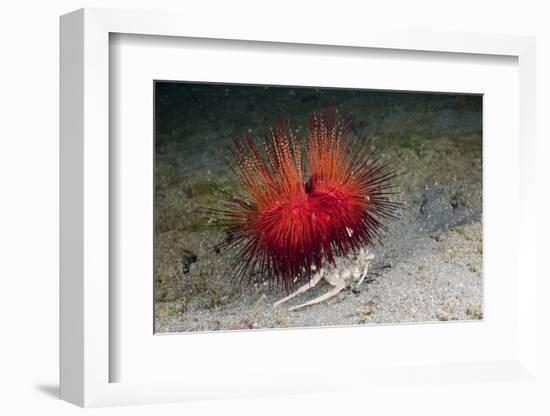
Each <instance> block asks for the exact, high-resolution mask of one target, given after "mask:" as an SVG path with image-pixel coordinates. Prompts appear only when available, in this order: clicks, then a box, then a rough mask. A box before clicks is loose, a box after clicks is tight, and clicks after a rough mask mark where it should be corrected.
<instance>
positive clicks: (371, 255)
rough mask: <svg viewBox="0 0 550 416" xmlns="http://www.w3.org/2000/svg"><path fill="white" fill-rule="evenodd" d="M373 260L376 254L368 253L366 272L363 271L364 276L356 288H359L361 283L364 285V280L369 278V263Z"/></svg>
mask: <svg viewBox="0 0 550 416" xmlns="http://www.w3.org/2000/svg"><path fill="white" fill-rule="evenodd" d="M373 258H374V254H372V253H369V252H368V251H367V256H366V257H365V260H366V262H365V270H364V271H363V274H362V275H361V278H360V279H359V281H358V282H357V284H356V286H359V285H360V284H361V283H363V280H365V277H367V273H368V272H369V263H370V261H371V260H372V259H373Z"/></svg>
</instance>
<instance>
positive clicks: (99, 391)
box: [60, 9, 537, 407]
mask: <svg viewBox="0 0 550 416" xmlns="http://www.w3.org/2000/svg"><path fill="white" fill-rule="evenodd" d="M182 22H185V24H182ZM240 29H241V30H239V33H235V30H234V26H233V25H232V24H231V22H225V21H223V20H220V21H219V22H217V24H216V25H212V26H204V25H203V24H202V22H201V20H200V19H198V20H194V19H190V18H189V17H188V16H180V15H174V14H168V13H151V12H135V11H120V10H107V9H82V10H78V11H76V12H73V13H71V14H68V15H65V16H63V17H62V18H61V281H60V286H61V310H60V318H61V339H60V349H61V351H60V359H61V369H60V373H61V389H60V394H61V398H62V399H64V400H67V401H69V402H71V403H75V404H77V405H80V406H85V407H88V406H106V405H120V404H138V403H159V402H168V401H184V400H192V399H199V398H215V397H227V398H230V397H249V396H255V395H265V394H296V393H301V392H303V393H307V392H312V391H316V392H324V391H326V392H330V391H338V390H340V389H348V388H353V386H356V387H357V388H360V387H359V386H361V385H363V386H364V385H369V386H371V387H370V388H373V387H372V386H374V385H375V384H376V382H379V383H380V382H381V383H382V384H387V383H396V384H399V383H407V382H411V375H412V378H413V379H416V380H420V381H421V382H423V383H426V384H430V383H433V382H434V380H436V381H437V380H439V381H442V380H443V381H447V382H455V381H456V380H461V381H466V380H470V381H471V382H472V383H480V382H481V381H482V380H487V379H489V380H499V379H503V380H507V381H510V380H511V381H517V382H518V383H519V382H522V381H525V380H530V382H533V383H536V382H537V381H536V380H537V379H536V302H535V301H534V300H535V298H536V292H535V290H536V277H537V276H536V270H535V263H536V262H535V258H534V256H535V229H536V224H535V217H534V216H533V215H528V213H530V212H535V209H534V208H535V207H534V205H535V202H534V199H533V194H534V192H533V187H534V180H533V178H534V169H535V163H534V160H535V154H534V151H533V144H534V143H535V139H536V137H535V124H536V123H535V120H534V117H535V114H536V112H535V89H536V85H535V41H534V39H533V38H529V37H518V36H509V35H486V34H465V33H437V34H435V35H434V33H430V32H420V31H419V32H402V33H399V32H393V31H388V32H381V31H377V30H369V29H366V30H365V29H361V30H354V29H353V28H350V29H349V31H342V32H339V34H338V35H334V34H331V35H330V36H328V37H327V35H326V34H325V33H324V32H323V30H322V28H319V29H318V30H315V29H314V28H313V29H312V30H307V31H304V30H303V29H301V28H293V27H288V28H285V30H284V31H282V30H280V28H279V27H278V26H277V25H275V24H274V25H273V26H271V25H262V26H261V27H259V26H254V25H250V27H244V28H243V27H242V26H241V27H240ZM114 33H119V34H120V33H122V34H130V35H148V36H153V35H154V36H170V37H182V38H203V39H204V38H206V39H225V40H229V41H231V40H233V41H247V42H277V43H280V44H281V45H282V46H281V47H282V48H284V45H285V44H301V45H331V46H333V47H340V48H346V47H354V48H375V49H384V50H409V51H429V52H436V53H441V54H472V56H474V58H475V55H476V54H481V55H504V56H510V57H514V58H517V60H518V67H519V77H518V79H519V113H518V115H517V116H518V120H519V133H518V137H519V138H520V143H519V145H520V147H519V155H518V163H519V170H518V172H519V177H518V178H516V179H517V182H518V184H519V190H518V191H517V192H518V199H519V203H518V207H517V209H518V210H519V214H520V222H519V224H518V227H517V229H518V236H517V246H514V250H517V251H514V254H515V255H517V270H522V271H523V274H522V279H521V280H520V281H519V286H518V291H517V316H515V319H516V320H517V325H518V333H517V342H518V345H517V348H515V347H514V349H513V353H510V354H508V355H507V356H506V357H499V359H498V360H495V361H491V360H481V361H477V362H476V361H473V362H468V363H464V362H463V363H453V362H441V363H439V364H434V363H428V364H426V365H418V366H415V367H414V371H412V370H411V367H406V368H402V369H399V368H397V369H396V368H395V367H393V368H392V367H382V368H373V367H369V368H368V371H366V370H365V369H364V368H361V367H359V368H358V369H350V368H349V367H342V368H338V367H334V368H331V369H330V370H329V371H327V372H326V374H325V375H326V376H327V377H325V378H320V375H319V374H317V373H315V374H314V373H311V374H291V373H288V372H285V371H286V370H285V371H281V372H280V373H274V372H266V373H265V374H264V375H263V378H262V377H260V378H255V379H249V380H246V378H242V379H240V380H238V381H235V379H234V377H233V376H232V375H230V374H220V377H219V379H217V380H216V381H215V382H214V381H213V380H212V379H208V378H207V377H206V376H204V377H200V374H198V375H195V376H193V377H189V378H187V379H186V378H185V377H184V378H183V379H181V380H177V381H169V380H165V381H164V380H161V381H159V380H156V381H142V382H120V381H119V382H112V373H111V372H110V368H111V366H112V365H113V362H114V361H115V360H117V359H120V357H117V356H116V354H115V352H114V351H113V350H112V349H111V348H110V345H111V344H110V337H112V333H110V318H111V317H110V310H111V311H112V310H113V308H114V307H115V305H113V304H112V302H113V298H112V297H110V295H109V293H110V290H111V291H112V289H113V288H112V287H110V282H109V275H110V272H111V270H110V267H112V259H111V261H110V252H109V242H110V240H109V238H110V237H109V229H110V226H112V223H111V222H110V221H112V218H110V205H109V201H110V198H111V197H112V195H110V193H109V192H110V171H112V170H113V166H112V163H113V161H112V160H111V159H110V156H109V135H110V131H109V117H110V114H109V94H110V75H109V37H110V34H114ZM474 58H473V59H474ZM514 192H515V191H514ZM111 329H112V328H111ZM451 330H452V329H451ZM402 331H407V329H405V327H403V329H402ZM298 332H299V331H293V335H292V336H298V335H296V334H297V333H298ZM310 334H311V335H310V336H314V335H313V333H310ZM319 334H320V333H319V332H318V333H317V335H315V336H322V335H319ZM221 335H222V336H223V334H221ZM199 336H201V335H199ZM353 336H354V335H353ZM413 373H414V374H413ZM499 377H500V378H499ZM289 379H290V380H289ZM342 380H346V382H342ZM407 380H408V381H407ZM375 381H376V382H375Z"/></svg>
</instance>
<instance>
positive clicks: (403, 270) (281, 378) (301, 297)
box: [61, 9, 537, 407]
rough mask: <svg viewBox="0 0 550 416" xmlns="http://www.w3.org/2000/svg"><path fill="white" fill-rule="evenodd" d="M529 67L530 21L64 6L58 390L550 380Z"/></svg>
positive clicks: (199, 392)
mask: <svg viewBox="0 0 550 416" xmlns="http://www.w3.org/2000/svg"><path fill="white" fill-rule="evenodd" d="M182 19H183V20H184V21H185V22H186V23H185V24H182V23H181V22H182ZM534 68H535V47H534V39H532V38H527V37H517V36H508V35H498V36H496V35H482V34H464V33H460V34H453V33H438V34H437V36H434V35H433V34H428V33H423V32H409V33H398V32H395V33H393V32H387V33H386V32H378V31H375V30H372V31H369V30H365V31H362V32H361V33H355V32H353V31H350V32H346V31H342V32H341V33H340V34H339V35H338V36H335V35H331V37H330V38H327V37H326V35H325V34H324V33H323V32H322V31H320V30H317V31H316V30H312V31H307V34H305V32H304V31H303V30H299V28H294V29H292V28H290V29H288V30H285V31H282V30H280V29H278V28H277V27H276V26H275V25H274V26H273V27H271V26H269V25H268V26H266V27H263V28H262V29H261V30H260V29H258V28H257V27H253V26H251V27H250V28H249V29H247V28H246V27H245V28H244V29H243V30H242V31H241V32H239V34H235V33H234V32H233V31H232V30H231V26H230V25H229V24H227V25H226V26H224V25H217V26H216V27H215V28H205V27H204V26H203V25H201V24H199V23H198V22H193V20H192V19H189V18H188V17H182V16H176V15H170V14H163V13H145V12H129V11H114V10H105V9H101V10H100V9H83V10H79V11H76V12H73V13H71V14H68V15H65V16H63V17H62V18H61V255H62V258H61V397H62V398H63V399H64V400H67V401H69V402H72V403H75V404H78V405H80V406H86V407H87V406H105V405H117V404H138V403H159V402H167V401H185V400H194V399H207V398H231V397H254V396H261V395H271V394H301V393H304V394H305V393H310V392H316V393H319V392H326V393H330V392H335V391H341V390H343V389H345V390H354V389H356V390H357V391H362V390H363V389H364V388H366V386H368V388H369V389H370V390H371V391H377V389H378V390H380V391H382V390H384V386H386V388H387V386H388V384H390V385H391V386H394V387H395V388H406V386H407V385H411V384H412V383H417V384H419V385H421V386H423V388H425V389H426V390H430V389H433V388H434V387H433V386H434V384H435V385H438V384H448V383H456V382H460V383H467V384H468V385H472V386H478V387H479V386H480V385H482V384H483V383H487V382H489V383H491V382H494V383H496V382H503V381H505V382H508V383H515V382H517V383H520V382H529V383H536V382H537V379H536V374H535V369H536V362H535V349H536V319H535V318H536V303H535V302H534V299H535V290H536V271H535V261H534V259H533V256H534V252H535V235H534V230H535V228H536V227H535V224H534V219H533V217H532V216H530V215H529V214H528V213H529V212H531V211H532V210H533V205H534V200H533V198H532V197H531V195H532V191H533V189H532V188H533V181H532V179H533V175H534V160H535V155H534V151H533V150H532V144H533V143H534V140H535V131H534V124H535V123H534V122H533V117H534V114H535V111H534V110H535V98H534V97H535V95H534V94H535V78H534ZM510 218H515V219H516V220H514V221H510ZM504 259H505V261H504ZM520 271H521V273H520ZM520 277H521V278H520ZM404 346H406V348H405V347H404ZM482 382H483V383H482ZM483 385H485V384H483ZM398 386H401V387H398Z"/></svg>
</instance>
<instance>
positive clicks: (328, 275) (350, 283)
mask: <svg viewBox="0 0 550 416" xmlns="http://www.w3.org/2000/svg"><path fill="white" fill-rule="evenodd" d="M373 258H374V254H372V253H371V252H369V250H368V249H365V248H361V249H359V252H358V253H357V255H355V256H352V257H351V258H349V259H342V260H341V261H340V262H339V263H340V264H339V265H337V266H333V265H331V264H328V265H326V266H324V267H322V268H320V269H319V270H317V271H315V274H314V275H313V276H312V277H311V279H310V280H309V282H307V283H306V284H304V285H303V286H300V287H299V288H298V289H297V290H296V291H294V292H293V293H291V294H290V295H288V296H286V297H284V298H283V299H281V300H278V301H277V302H275V303H274V304H273V307H274V308H276V307H278V306H280V305H281V304H283V303H285V302H287V301H289V300H291V299H292V298H294V297H296V296H298V295H300V294H301V293H304V292H306V291H307V290H309V289H311V288H313V287H315V286H316V285H317V284H318V283H319V282H320V281H321V280H325V281H326V282H327V283H328V284H329V285H331V286H332V287H333V288H332V289H331V290H329V291H328V292H326V293H325V294H323V295H321V296H319V297H317V298H315V299H312V300H310V301H308V302H305V303H302V304H300V305H297V306H293V307H291V308H289V309H288V310H289V312H291V311H296V310H298V309H302V308H304V307H306V306H311V305H315V304H317V303H321V302H324V301H326V300H328V299H330V298H332V297H334V296H336V295H338V293H340V292H341V291H342V290H344V289H346V288H350V287H355V288H358V287H359V286H360V285H361V283H363V281H364V280H365V278H366V277H367V274H368V271H369V264H370V263H371V261H372V260H373ZM342 263H343V264H342Z"/></svg>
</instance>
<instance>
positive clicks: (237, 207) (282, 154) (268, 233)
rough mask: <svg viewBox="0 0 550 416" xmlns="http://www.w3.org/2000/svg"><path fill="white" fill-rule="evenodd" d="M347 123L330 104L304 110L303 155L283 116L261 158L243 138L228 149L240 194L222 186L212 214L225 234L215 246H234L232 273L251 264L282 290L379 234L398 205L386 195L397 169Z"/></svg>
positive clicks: (243, 270)
mask: <svg viewBox="0 0 550 416" xmlns="http://www.w3.org/2000/svg"><path fill="white" fill-rule="evenodd" d="M350 128H351V121H350V118H349V117H343V116H342V115H340V114H339V113H338V112H337V111H336V109H335V108H332V109H327V110H322V111H321V112H320V113H318V114H317V113H314V114H313V115H312V116H311V119H310V122H309V128H308V134H307V138H306V140H305V147H304V153H305V155H302V149H301V146H300V143H299V141H298V139H297V138H296V136H295V135H294V133H293V131H292V129H290V128H287V127H286V126H285V124H284V123H282V122H279V123H278V124H277V125H276V127H274V128H270V129H269V132H268V134H267V135H266V139H265V153H266V155H265V157H264V156H262V155H261V154H260V151H259V150H258V148H257V146H256V144H255V143H254V141H253V140H252V139H251V138H250V137H248V138H247V139H246V140H245V141H244V142H241V141H235V144H234V147H230V148H231V151H232V154H233V161H232V162H229V166H230V168H231V170H232V172H233V173H234V175H235V176H236V178H237V180H238V181H239V183H240V184H241V186H242V187H243V189H244V192H245V196H235V195H231V194H229V193H227V192H225V191H222V192H223V193H224V195H225V204H224V207H223V208H222V209H221V210H218V211H217V212H218V215H219V219H220V222H221V224H222V225H223V226H224V227H225V228H226V230H227V232H228V236H229V238H228V239H227V241H226V242H225V243H223V244H222V246H223V247H225V248H236V249H237V255H236V261H235V263H234V267H235V270H236V272H237V274H238V275H240V276H244V275H247V274H249V272H250V271H251V270H254V269H256V268H257V269H258V270H259V272H260V273H261V274H263V275H267V277H268V278H269V280H270V282H271V281H275V282H276V283H280V284H282V285H283V286H284V287H285V288H286V289H287V290H289V289H290V287H292V285H293V282H294V280H295V278H297V277H301V276H308V277H309V276H311V275H312V272H313V271H314V270H315V269H317V270H319V269H320V268H321V266H322V263H323V262H324V261H328V262H330V263H332V264H334V261H335V257H336V256H347V255H349V254H350V253H352V252H356V251H357V250H359V249H360V248H361V247H363V246H365V245H369V244H372V243H373V242H375V241H379V240H380V238H381V236H382V234H383V232H384V231H385V230H386V226H385V225H384V220H387V219H388V218H395V211H396V209H397V207H398V203H396V202H393V201H391V200H390V195H391V194H392V192H391V188H392V187H393V186H394V185H393V184H392V180H393V179H394V178H395V176H396V175H395V173H394V171H393V170H392V169H391V168H390V167H389V166H388V165H387V164H385V163H384V162H382V159H381V158H380V157H378V158H374V157H373V156H372V154H371V153H370V152H369V151H368V150H367V146H366V145H365V140H364V139H363V138H362V137H356V136H353V135H352V134H351V132H350ZM356 139H359V140H356Z"/></svg>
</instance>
